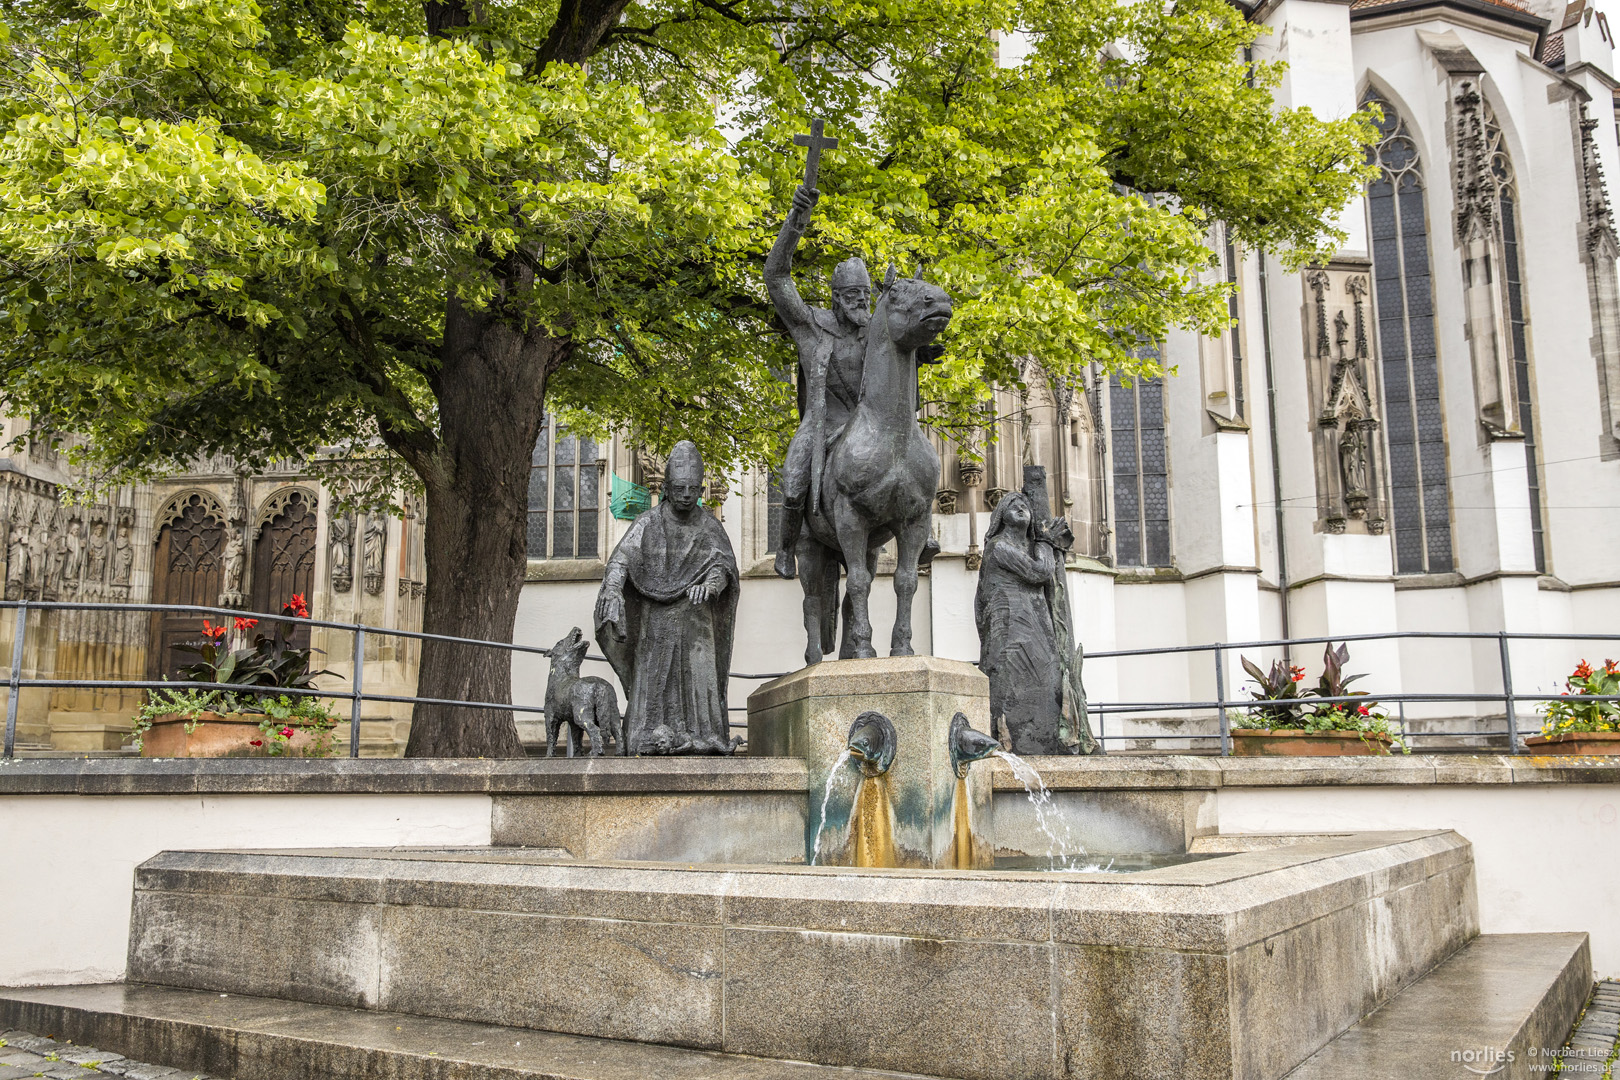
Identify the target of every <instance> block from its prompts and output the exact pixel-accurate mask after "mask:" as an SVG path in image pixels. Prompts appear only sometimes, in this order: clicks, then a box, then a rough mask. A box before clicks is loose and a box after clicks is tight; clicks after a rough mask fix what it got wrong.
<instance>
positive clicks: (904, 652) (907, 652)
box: [889, 645, 917, 656]
mask: <svg viewBox="0 0 1620 1080" xmlns="http://www.w3.org/2000/svg"><path fill="white" fill-rule="evenodd" d="M889 655H890V656H916V655H917V650H916V649H913V648H912V647H911V646H910V645H902V646H900V647H898V648H890V649H889Z"/></svg>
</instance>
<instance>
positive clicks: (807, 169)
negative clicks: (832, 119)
mask: <svg viewBox="0 0 1620 1080" xmlns="http://www.w3.org/2000/svg"><path fill="white" fill-rule="evenodd" d="M822 125H823V121H821V120H819V119H817V120H812V121H810V134H808V135H802V134H801V135H795V136H793V143H794V145H795V146H808V147H809V148H810V154H809V156H808V157H807V158H805V162H804V186H805V187H807V188H814V187H815V186H816V172H817V170H818V169H820V168H821V152H822V151H823V150H832V149H836V148H837V146H838V140H837V139H833V138H827V137H823V136H822V134H821V129H822Z"/></svg>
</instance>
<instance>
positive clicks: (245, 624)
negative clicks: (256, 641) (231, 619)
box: [236, 619, 259, 630]
mask: <svg viewBox="0 0 1620 1080" xmlns="http://www.w3.org/2000/svg"><path fill="white" fill-rule="evenodd" d="M258 625H259V620H258V619H237V620H236V628H237V629H238V630H251V629H253V628H254V627H255V626H258Z"/></svg>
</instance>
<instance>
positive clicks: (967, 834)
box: [946, 713, 1001, 870]
mask: <svg viewBox="0 0 1620 1080" xmlns="http://www.w3.org/2000/svg"><path fill="white" fill-rule="evenodd" d="M946 741H947V743H948V744H949V745H948V749H949V750H950V754H951V771H952V772H953V773H955V774H956V794H955V796H954V799H953V801H954V803H955V808H954V812H953V815H952V816H953V823H954V829H953V834H954V835H953V840H952V852H953V858H952V865H953V866H954V867H955V868H956V869H958V870H972V869H973V868H974V867H975V865H976V864H977V863H979V862H980V861H981V859H979V858H976V857H975V853H974V843H973V817H972V799H971V798H969V796H968V787H967V774H968V768H969V766H971V765H972V764H973V763H974V762H975V761H982V760H984V759H985V758H987V757H989V756H990V755H991V754H994V753H995V752H996V751H997V750H1000V749H1001V744H1000V743H998V742H996V740H994V739H992V738H991V737H990V736H988V735H986V734H985V733H984V732H982V731H976V730H974V728H973V727H972V726H970V725H969V724H968V718H967V716H966V715H965V714H963V713H957V714H956V715H955V716H953V717H951V730H950V735H949V736H948V738H947V740H946ZM989 857H990V856H989V855H988V854H983V859H986V860H987V859H988V858H989Z"/></svg>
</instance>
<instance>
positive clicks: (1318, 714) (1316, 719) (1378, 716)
mask: <svg viewBox="0 0 1620 1080" xmlns="http://www.w3.org/2000/svg"><path fill="white" fill-rule="evenodd" d="M1349 660H1350V647H1349V646H1348V645H1340V646H1339V647H1338V648H1337V649H1335V648H1334V647H1333V643H1332V642H1329V643H1328V646H1327V648H1326V650H1325V651H1324V652H1323V654H1322V677H1321V678H1320V679H1319V680H1317V684H1316V689H1315V691H1314V694H1315V696H1316V697H1318V698H1345V697H1366V696H1367V695H1366V692H1365V691H1361V690H1351V689H1349V687H1350V684H1351V683H1353V682H1355V681H1356V680H1357V679H1360V678H1364V676H1362V675H1346V674H1345V673H1344V665H1345V664H1346V663H1348V662H1349ZM1243 669H1244V670H1245V671H1247V672H1248V673H1249V677H1250V678H1251V679H1252V680H1253V681H1254V684H1255V686H1254V687H1253V688H1251V689H1250V690H1249V693H1250V695H1251V696H1253V697H1254V699H1255V700H1256V701H1260V702H1264V704H1260V705H1256V706H1255V707H1254V708H1252V709H1249V710H1248V711H1247V712H1246V713H1245V714H1244V724H1245V726H1243V727H1235V728H1233V729H1232V753H1233V754H1236V755H1239V756H1244V757H1247V756H1254V755H1278V756H1284V757H1340V756H1355V757H1360V756H1368V755H1374V754H1387V753H1389V752H1390V748H1391V747H1392V746H1399V747H1400V748H1401V751H1402V753H1410V752H1411V750H1410V748H1409V747H1408V746H1407V745H1406V744H1405V743H1404V742H1403V741H1402V740H1401V739H1400V737H1399V736H1398V735H1397V734H1396V733H1395V731H1394V729H1393V728H1392V727H1391V726H1390V722H1389V714H1388V713H1386V712H1385V711H1384V710H1383V709H1381V708H1379V707H1378V703H1377V702H1376V701H1365V702H1345V701H1322V702H1318V703H1312V702H1311V700H1310V698H1311V695H1312V693H1313V692H1312V691H1309V690H1307V691H1303V692H1302V691H1301V690H1300V688H1299V684H1300V683H1301V682H1303V681H1304V679H1305V669H1304V668H1302V667H1289V666H1288V665H1287V664H1285V663H1283V662H1282V661H1281V660H1277V661H1275V662H1273V663H1272V665H1271V670H1270V671H1262V670H1261V669H1260V668H1259V667H1257V666H1256V665H1255V664H1252V663H1250V662H1249V660H1248V658H1247V657H1245V658H1243Z"/></svg>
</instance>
